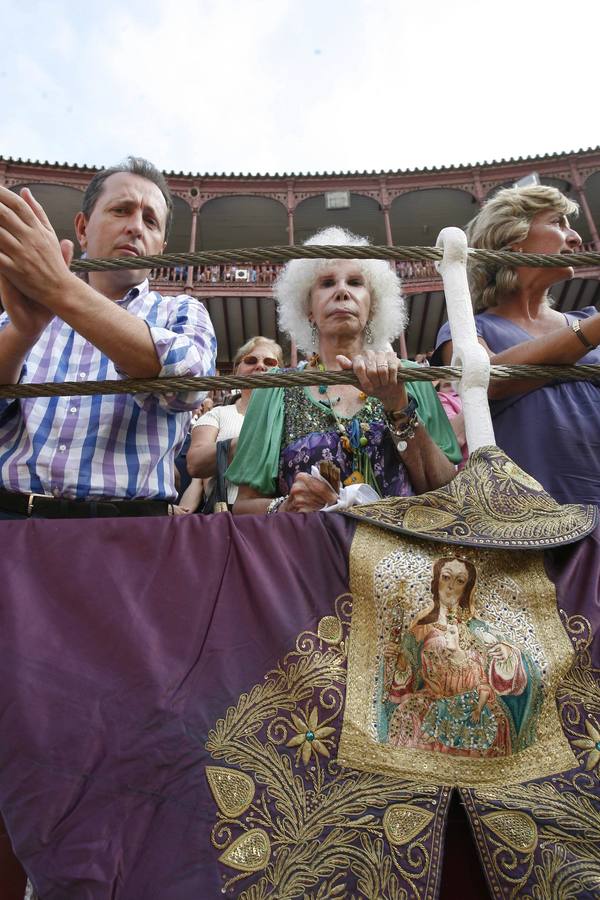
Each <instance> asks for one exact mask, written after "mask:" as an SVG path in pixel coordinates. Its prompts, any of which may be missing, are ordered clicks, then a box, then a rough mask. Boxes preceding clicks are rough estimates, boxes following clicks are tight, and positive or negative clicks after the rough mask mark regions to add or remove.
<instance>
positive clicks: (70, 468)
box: [0, 281, 216, 500]
mask: <svg viewBox="0 0 600 900" xmlns="http://www.w3.org/2000/svg"><path fill="white" fill-rule="evenodd" d="M117 302H118V303H119V305H120V306H121V307H123V308H125V309H127V311H128V312H130V313H131V314H132V315H134V316H137V317H138V318H140V319H143V320H144V321H145V322H146V323H147V325H148V328H149V330H150V334H151V336H152V340H153V341H154V345H155V347H156V353H157V355H158V358H159V360H160V363H161V371H160V375H164V376H167V375H171V376H174V375H212V374H214V371H215V359H216V339H215V333H214V329H213V327H212V323H211V321H210V318H209V316H208V313H207V311H206V309H205V307H204V306H203V305H202V304H201V303H200V302H199V301H198V300H196V299H194V298H193V297H188V296H187V295H186V294H182V295H179V296H177V297H168V296H161V295H160V294H159V293H157V292H156V291H151V290H150V289H149V286H148V282H147V281H144V282H142V284H140V285H138V286H137V287H134V288H132V289H131V290H130V291H128V293H127V294H126V295H125V297H124V298H123V299H122V300H120V301H117ZM8 321H9V320H8V317H7V315H6V313H4V314H2V316H0V329H1V328H4V327H6V324H7V323H8ZM125 377H127V376H126V375H125V373H123V372H121V371H119V370H118V369H117V368H116V366H115V364H114V363H113V362H112V361H111V360H110V359H109V358H108V357H107V356H105V355H104V354H103V353H101V352H100V350H98V349H97V348H96V347H94V346H93V345H92V344H90V342H89V341H88V340H86V339H85V338H84V337H82V336H81V335H80V334H78V333H77V332H75V331H74V330H73V329H72V328H71V326H70V325H67V324H66V322H63V321H62V319H59V318H58V317H55V318H54V319H53V320H52V322H50V324H49V325H48V327H47V328H46V329H45V331H44V332H43V334H42V335H41V337H40V339H39V340H38V342H37V343H36V344H35V346H34V347H33V348H32V349H31V351H30V352H29V354H28V356H27V360H26V363H25V366H24V368H23V371H22V373H21V378H20V381H21V382H23V383H27V382H29V383H30V382H43V381H56V382H62V381H82V382H83V381H96V380H104V379H114V380H117V379H121V378H125ZM204 396H205V394H203V393H182V394H175V393H173V394H169V395H159V394H156V395H154V394H135V395H131V394H118V395H115V396H102V395H99V394H97V395H94V396H81V397H50V398H47V397H43V398H33V399H20V400H0V487H1V488H3V489H4V490H8V491H18V492H21V493H29V492H30V491H33V492H34V493H40V494H52V495H54V496H55V497H65V498H69V499H85V498H110V499H140V498H144V499H157V500H173V499H175V497H176V493H177V492H176V490H175V481H174V460H175V456H176V454H177V452H178V451H179V448H180V447H181V445H182V444H183V441H184V439H185V437H186V434H187V432H188V428H189V425H190V419H191V410H192V409H194V408H196V407H197V406H199V405H200V402H201V400H202V399H203V397H204Z"/></svg>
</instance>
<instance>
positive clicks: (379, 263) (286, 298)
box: [273, 226, 406, 353]
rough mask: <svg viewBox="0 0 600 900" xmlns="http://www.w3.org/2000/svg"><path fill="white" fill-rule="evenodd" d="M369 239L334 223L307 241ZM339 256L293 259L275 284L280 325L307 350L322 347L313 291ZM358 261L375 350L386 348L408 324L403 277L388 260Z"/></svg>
mask: <svg viewBox="0 0 600 900" xmlns="http://www.w3.org/2000/svg"><path fill="white" fill-rule="evenodd" d="M368 243H369V241H368V240H367V238H365V237H359V236H358V235H355V234H352V233H351V232H350V231H346V230H345V229H344V228H339V227H337V226H333V227H331V228H324V229H323V230H322V231H319V232H317V234H315V235H313V236H312V237H311V238H309V239H308V240H307V241H305V244H307V245H310V244H321V245H326V244H334V245H338V246H339V245H343V244H348V245H355V246H358V247H363V246H365V244H368ZM335 262H336V260H335V259H293V260H291V262H289V263H287V265H286V266H285V267H284V268H283V270H282V272H281V273H280V275H279V277H278V278H277V280H276V282H275V285H274V287H273V295H274V297H275V300H276V301H277V307H278V310H279V326H280V328H281V330H282V331H285V332H287V334H289V336H290V337H291V338H292V340H294V341H295V342H296V346H297V347H298V348H299V349H300V350H303V351H304V352H305V353H311V352H314V351H315V350H318V347H316V346H314V345H313V343H312V334H311V327H310V322H309V321H308V314H309V313H310V292H311V290H312V288H313V286H314V284H315V282H316V280H317V278H318V276H319V273H320V272H321V271H322V270H323V269H324V268H326V267H327V266H330V265H331V264H332V263H335ZM356 263H357V265H358V267H359V269H360V270H361V272H362V274H363V275H364V277H365V281H366V283H367V286H368V288H369V291H370V294H371V311H370V324H371V334H372V336H373V343H372V344H370V345H369V346H370V347H371V348H372V349H373V350H385V349H387V344H388V343H391V341H393V340H394V338H395V337H397V336H398V335H399V334H400V332H401V331H402V329H403V328H404V326H405V324H406V311H405V308H404V300H403V298H402V292H401V288H400V279H399V278H398V276H397V275H396V273H395V271H394V270H393V269H392V268H390V266H389V264H388V263H387V262H386V261H385V260H381V259H358V260H356Z"/></svg>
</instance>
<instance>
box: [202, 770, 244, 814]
mask: <svg viewBox="0 0 600 900" xmlns="http://www.w3.org/2000/svg"><path fill="white" fill-rule="evenodd" d="M206 780H207V781H208V785H209V787H210V790H211V793H212V795H213V797H214V798H215V802H216V804H217V806H218V807H219V809H220V810H221V812H222V813H224V815H226V816H230V817H231V818H235V817H236V816H241V815H242V813H243V812H245V811H246V810H247V809H248V807H249V806H250V804H251V803H252V800H253V799H254V790H255V788H254V782H253V781H252V779H251V778H250V776H249V775H245V774H244V773H243V772H236V771H234V770H233V769H224V768H221V767H220V766H207V767H206Z"/></svg>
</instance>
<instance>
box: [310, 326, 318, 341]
mask: <svg viewBox="0 0 600 900" xmlns="http://www.w3.org/2000/svg"><path fill="white" fill-rule="evenodd" d="M310 339H311V341H312V345H313V347H316V346H317V343H318V340H319V329H318V328H317V326H316V323H315V322H311V323H310Z"/></svg>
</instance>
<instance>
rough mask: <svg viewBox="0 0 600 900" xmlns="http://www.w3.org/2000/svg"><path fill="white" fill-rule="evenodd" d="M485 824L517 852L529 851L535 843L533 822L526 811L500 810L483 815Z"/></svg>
mask: <svg viewBox="0 0 600 900" xmlns="http://www.w3.org/2000/svg"><path fill="white" fill-rule="evenodd" d="M483 822H484V823H485V825H486V826H487V827H488V828H489V829H490V831H493V832H494V834H495V835H497V836H498V837H499V838H500V839H501V840H502V841H503V842H504V843H505V844H508V846H509V847H512V848H513V850H517V852H519V853H531V851H532V850H534V849H535V846H536V844H537V828H536V825H535V822H534V821H533V819H532V818H531V816H528V815H527V814H526V813H522V812H515V811H514V810H510V809H508V810H502V811H500V812H494V813H488V815H487V816H483Z"/></svg>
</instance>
